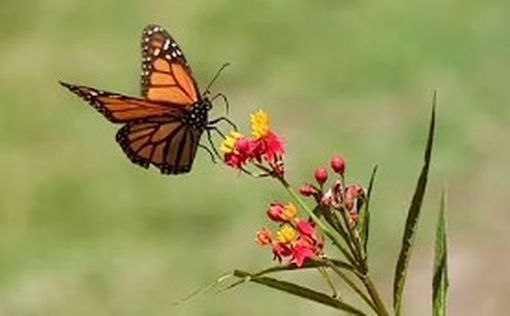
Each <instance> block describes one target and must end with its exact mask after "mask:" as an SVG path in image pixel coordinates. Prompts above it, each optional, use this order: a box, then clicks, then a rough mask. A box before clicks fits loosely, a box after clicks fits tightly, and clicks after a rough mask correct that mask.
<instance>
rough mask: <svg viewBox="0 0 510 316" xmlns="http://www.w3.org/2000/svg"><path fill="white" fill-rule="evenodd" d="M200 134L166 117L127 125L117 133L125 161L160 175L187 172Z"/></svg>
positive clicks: (198, 131) (200, 132)
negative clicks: (127, 158) (150, 168)
mask: <svg viewBox="0 0 510 316" xmlns="http://www.w3.org/2000/svg"><path fill="white" fill-rule="evenodd" d="M201 134H202V131H200V130H197V129H194V128H190V127H188V126H186V125H184V124H182V123H181V122H179V121H176V120H173V119H169V118H166V117H159V118H149V119H143V120H140V121H137V122H131V123H128V124H126V125H125V126H124V127H122V128H121V129H120V130H119V132H118V133H117V142H118V143H119V144H120V146H121V147H122V149H123V150H124V152H125V153H126V155H127V156H128V157H129V159H130V160H131V161H132V162H134V163H136V164H138V165H140V166H142V167H144V168H148V167H149V165H150V164H152V165H154V166H156V167H157V168H159V169H160V171H161V173H163V174H178V173H184V172H188V171H189V170H190V169H191V165H192V163H193V160H194V158H195V154H196V151H197V148H198V142H199V139H200V136H201Z"/></svg>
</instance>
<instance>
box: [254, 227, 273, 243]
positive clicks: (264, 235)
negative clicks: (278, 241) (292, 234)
mask: <svg viewBox="0 0 510 316" xmlns="http://www.w3.org/2000/svg"><path fill="white" fill-rule="evenodd" d="M255 242H256V243H257V244H259V245H261V246H265V245H269V244H271V243H272V242H273V236H272V234H271V231H270V230H269V229H267V228H265V227H264V228H261V229H260V230H259V231H258V232H257V238H255Z"/></svg>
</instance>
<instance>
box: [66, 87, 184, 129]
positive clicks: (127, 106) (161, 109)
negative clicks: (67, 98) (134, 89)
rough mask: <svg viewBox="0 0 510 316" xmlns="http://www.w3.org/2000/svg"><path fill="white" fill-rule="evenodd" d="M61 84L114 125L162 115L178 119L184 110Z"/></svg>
mask: <svg viewBox="0 0 510 316" xmlns="http://www.w3.org/2000/svg"><path fill="white" fill-rule="evenodd" d="M60 84H61V85H63V86H64V87H66V88H67V89H69V90H70V91H71V92H73V93H75V94H76V95H78V96H79V97H81V98H82V99H84V100H85V101H87V102H88V103H89V104H90V105H92V106H93V107H94V108H95V109H96V110H98V111H99V112H100V113H102V114H103V115H104V116H105V117H106V118H107V119H108V120H109V121H111V122H113V123H127V122H131V121H134V120H139V119H143V118H148V117H154V116H162V115H165V116H170V117H176V118H177V117H180V115H181V114H182V109H179V108H176V107H170V106H168V105H166V104H162V103H161V102H159V103H158V102H152V101H150V100H145V99H139V98H131V97H127V96H124V95H121V94H117V93H112V92H105V91H101V90H97V89H94V88H90V87H85V86H77V85H73V84H69V83H65V82H60Z"/></svg>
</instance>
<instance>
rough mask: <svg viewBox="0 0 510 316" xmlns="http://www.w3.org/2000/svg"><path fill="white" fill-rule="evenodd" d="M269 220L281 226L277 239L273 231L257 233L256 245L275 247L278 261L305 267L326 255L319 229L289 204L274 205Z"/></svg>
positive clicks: (274, 252)
mask: <svg viewBox="0 0 510 316" xmlns="http://www.w3.org/2000/svg"><path fill="white" fill-rule="evenodd" d="M267 215H268V217H269V218H270V219H271V220H272V221H275V222H278V223H280V227H279V229H278V230H277V231H276V234H275V238H273V237H272V234H271V231H270V230H268V229H267V228H262V229H260V230H259V231H258V232H257V237H256V238H255V241H256V242H257V243H258V244H259V245H262V246H265V245H272V253H273V257H274V259H275V260H278V261H280V262H282V260H283V259H287V261H286V263H294V264H296V265H297V266H298V267H301V266H302V265H303V264H304V262H305V261H306V259H307V258H313V257H315V256H317V255H319V254H320V253H321V252H322V248H323V244H324V243H323V240H322V239H319V238H318V237H317V233H316V229H315V225H314V223H313V222H311V221H309V220H304V219H300V218H299V217H298V210H297V207H296V206H295V205H294V204H293V203H291V202H289V203H286V204H284V203H281V202H273V203H271V204H270V205H269V207H268V209H267Z"/></svg>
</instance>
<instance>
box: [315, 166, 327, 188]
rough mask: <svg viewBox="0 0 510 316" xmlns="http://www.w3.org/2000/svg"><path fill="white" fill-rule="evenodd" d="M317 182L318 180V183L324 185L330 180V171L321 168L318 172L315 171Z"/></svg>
mask: <svg viewBox="0 0 510 316" xmlns="http://www.w3.org/2000/svg"><path fill="white" fill-rule="evenodd" d="M315 180H317V183H319V185H323V184H324V182H326V180H328V171H327V170H326V168H323V167H319V168H317V170H315Z"/></svg>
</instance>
